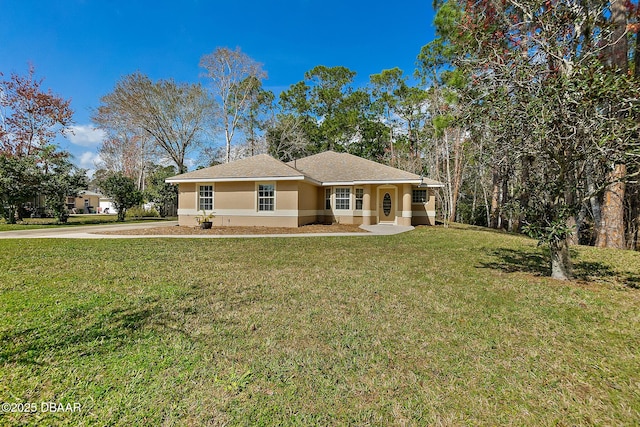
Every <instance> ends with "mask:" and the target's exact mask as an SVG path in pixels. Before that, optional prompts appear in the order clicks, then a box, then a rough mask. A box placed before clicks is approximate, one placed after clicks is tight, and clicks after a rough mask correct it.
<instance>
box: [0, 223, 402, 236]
mask: <svg viewBox="0 0 640 427" xmlns="http://www.w3.org/2000/svg"><path fill="white" fill-rule="evenodd" d="M175 225H178V221H154V222H145V223H139V224H104V225H77V226H68V227H52V228H38V229H35V230H15V231H2V232H0V239H145V238H146V239H148V238H178V239H180V238H183V239H224V238H229V237H232V238H255V237H314V236H316V237H320V236H325V237H329V236H334V237H336V236H372V235H373V236H389V235H392V234H399V233H404V232H406V231H410V230H413V227H403V226H398V225H386V224H385V225H366V226H365V225H363V226H361V228H363V229H364V230H367V231H368V232H369V233H306V234H300V233H298V234H252V235H227V236H225V235H158V236H156V235H135V234H122V235H116V234H95V233H101V232H103V231H110V232H113V231H119V230H123V231H124V230H134V229H142V228H154V227H172V226H175Z"/></svg>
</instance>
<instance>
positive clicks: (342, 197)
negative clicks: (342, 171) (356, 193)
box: [336, 187, 351, 210]
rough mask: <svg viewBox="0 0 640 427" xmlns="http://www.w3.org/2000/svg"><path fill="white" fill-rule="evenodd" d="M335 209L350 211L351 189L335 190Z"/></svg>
mask: <svg viewBox="0 0 640 427" xmlns="http://www.w3.org/2000/svg"><path fill="white" fill-rule="evenodd" d="M336 209H343V210H349V209H351V189H350V188H340V187H339V188H336Z"/></svg>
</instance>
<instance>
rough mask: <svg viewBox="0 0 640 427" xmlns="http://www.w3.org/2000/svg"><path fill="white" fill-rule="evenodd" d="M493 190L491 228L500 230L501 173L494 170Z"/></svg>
mask: <svg viewBox="0 0 640 427" xmlns="http://www.w3.org/2000/svg"><path fill="white" fill-rule="evenodd" d="M492 178H493V180H492V181H493V182H492V189H491V218H490V220H491V221H490V223H489V226H490V227H491V228H498V226H499V225H500V222H499V221H500V171H499V170H498V168H497V167H496V168H494V169H493V172H492Z"/></svg>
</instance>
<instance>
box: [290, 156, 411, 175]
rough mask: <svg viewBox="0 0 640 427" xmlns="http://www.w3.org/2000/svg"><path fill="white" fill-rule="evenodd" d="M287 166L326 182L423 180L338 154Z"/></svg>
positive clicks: (381, 165)
mask: <svg viewBox="0 0 640 427" xmlns="http://www.w3.org/2000/svg"><path fill="white" fill-rule="evenodd" d="M287 164H288V165H289V166H292V167H295V168H296V169H298V170H300V171H301V172H303V173H304V174H305V175H307V176H309V177H311V178H313V179H315V180H317V181H321V182H323V183H325V182H354V181H419V180H420V176H419V175H416V174H414V173H411V172H406V171H403V170H400V169H396V168H392V167H391V166H386V165H383V164H380V163H376V162H374V161H371V160H367V159H363V158H362V157H358V156H354V155H353V154H347V153H336V152H335V151H325V152H324V153H319V154H314V155H313V156H309V157H305V158H302V159H298V160H294V161H291V162H289V163H287Z"/></svg>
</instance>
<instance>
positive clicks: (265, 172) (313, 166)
mask: <svg viewBox="0 0 640 427" xmlns="http://www.w3.org/2000/svg"><path fill="white" fill-rule="evenodd" d="M263 178H269V179H278V178H280V179H305V178H310V179H311V180H313V181H315V182H316V183H318V184H326V183H345V184H348V183H355V182H372V183H373V182H376V183H378V182H411V183H414V184H418V183H420V178H421V177H420V176H419V175H416V174H414V173H411V172H406V171H403V170H400V169H396V168H393V167H391V166H386V165H383V164H380V163H376V162H373V161H371V160H366V159H363V158H362V157H358V156H354V155H352V154H347V153H336V152H335V151H325V152H324V153H319V154H315V155H313V156H309V157H305V158H302V159H298V160H294V161H291V162H289V163H286V164H285V163H283V162H281V161H280V160H276V159H274V158H273V157H271V156H269V155H267V154H259V155H257V156H253V157H248V158H246V159H240V160H236V161H234V162H231V163H224V164H221V165H216V166H212V167H210V168H205V169H199V170H196V171H193V172H188V173H184V174H182V175H177V176H173V177H171V178H168V179H167V180H166V181H167V182H194V181H201V182H206V181H234V180H251V179H263ZM422 183H423V184H426V185H427V186H430V187H431V186H442V184H441V183H439V182H438V181H434V180H432V179H428V178H423V179H422Z"/></svg>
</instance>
